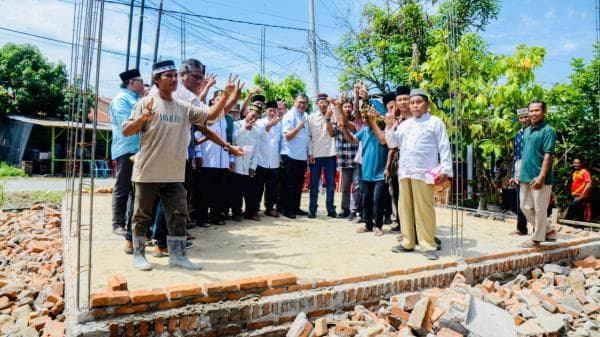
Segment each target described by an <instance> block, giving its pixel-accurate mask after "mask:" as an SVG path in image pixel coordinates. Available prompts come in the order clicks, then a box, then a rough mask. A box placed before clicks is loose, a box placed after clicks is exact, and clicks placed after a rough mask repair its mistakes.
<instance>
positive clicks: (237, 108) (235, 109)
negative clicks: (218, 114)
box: [229, 103, 240, 112]
mask: <svg viewBox="0 0 600 337" xmlns="http://www.w3.org/2000/svg"><path fill="white" fill-rule="evenodd" d="M229 112H240V104H239V103H237V104H236V105H234V106H233V108H231V110H229Z"/></svg>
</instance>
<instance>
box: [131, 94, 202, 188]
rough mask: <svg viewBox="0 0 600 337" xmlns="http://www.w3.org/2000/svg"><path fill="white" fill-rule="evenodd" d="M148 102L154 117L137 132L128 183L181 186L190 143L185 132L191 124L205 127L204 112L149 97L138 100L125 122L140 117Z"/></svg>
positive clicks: (156, 97) (197, 108)
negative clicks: (137, 138)
mask: <svg viewBox="0 0 600 337" xmlns="http://www.w3.org/2000/svg"><path fill="white" fill-rule="evenodd" d="M151 98H153V99H154V103H153V104H154V107H153V113H154V116H153V118H152V119H150V120H148V121H146V122H145V123H144V125H143V126H142V128H141V129H140V132H139V133H140V150H139V152H138V153H137V155H136V159H135V163H134V165H133V175H132V179H131V180H132V181H134V182H140V183H157V182H163V183H170V182H183V181H184V179H185V161H186V156H187V146H188V144H189V142H190V132H189V130H190V127H191V125H192V124H196V125H204V124H205V123H206V120H207V117H208V111H207V108H206V107H196V106H194V105H192V104H191V103H186V102H184V101H180V100H176V99H174V100H172V101H167V100H164V99H162V98H160V96H158V95H151V96H148V97H144V98H142V99H141V100H140V101H139V102H138V103H137V104H136V105H135V106H134V108H133V111H132V112H131V116H130V117H129V119H130V120H133V119H135V118H136V117H138V116H140V115H141V114H142V113H143V109H144V107H146V106H147V105H148V103H149V101H150V99H151Z"/></svg>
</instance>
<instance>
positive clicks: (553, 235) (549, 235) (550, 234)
mask: <svg viewBox="0 0 600 337" xmlns="http://www.w3.org/2000/svg"><path fill="white" fill-rule="evenodd" d="M557 238H558V233H556V231H555V230H554V229H552V230H551V231H549V232H548V233H546V241H551V242H554V241H556V239H557Z"/></svg>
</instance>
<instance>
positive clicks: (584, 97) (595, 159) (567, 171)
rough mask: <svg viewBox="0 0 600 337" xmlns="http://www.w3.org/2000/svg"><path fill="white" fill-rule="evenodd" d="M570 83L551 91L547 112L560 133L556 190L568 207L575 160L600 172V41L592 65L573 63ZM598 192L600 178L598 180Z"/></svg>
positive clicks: (561, 202) (574, 61) (551, 122)
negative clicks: (572, 164) (548, 111)
mask: <svg viewBox="0 0 600 337" xmlns="http://www.w3.org/2000/svg"><path fill="white" fill-rule="evenodd" d="M571 66H572V68H573V73H572V74H571V76H570V83H564V84H557V85H555V86H554V87H553V88H552V89H551V90H550V91H549V92H548V103H549V105H551V106H552V107H553V109H552V112H550V113H548V114H547V118H548V121H549V124H550V125H551V126H552V127H554V129H555V130H556V133H557V144H556V151H555V158H554V178H555V179H554V181H555V183H554V192H555V193H556V195H557V196H558V203H559V206H561V207H565V206H566V205H567V202H568V197H569V195H570V190H569V188H570V185H569V183H570V175H571V172H572V166H571V163H572V161H573V159H574V158H575V157H578V158H579V159H581V160H582V161H583V162H584V163H585V164H586V166H587V167H588V169H589V170H590V171H591V173H592V174H594V173H595V174H598V173H600V111H599V107H598V104H600V96H599V95H598V92H599V91H598V90H599V88H598V85H599V84H598V81H599V78H598V76H599V75H598V74H600V43H596V44H595V45H594V57H593V59H592V60H591V61H590V63H589V64H588V65H586V64H585V63H584V62H583V60H581V59H573V61H572V62H571ZM593 185H594V188H593V190H594V191H596V193H598V191H599V189H600V181H599V180H598V179H594V184H593Z"/></svg>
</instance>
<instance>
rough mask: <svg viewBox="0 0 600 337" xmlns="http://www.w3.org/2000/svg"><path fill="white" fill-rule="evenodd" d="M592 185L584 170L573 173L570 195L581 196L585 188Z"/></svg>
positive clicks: (590, 178) (589, 176) (590, 177)
mask: <svg viewBox="0 0 600 337" xmlns="http://www.w3.org/2000/svg"><path fill="white" fill-rule="evenodd" d="M591 183H592V176H591V175H590V172H589V171H588V170H586V169H580V170H577V171H575V172H573V183H572V184H571V195H576V196H582V195H583V191H585V186H586V185H587V184H591Z"/></svg>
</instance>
